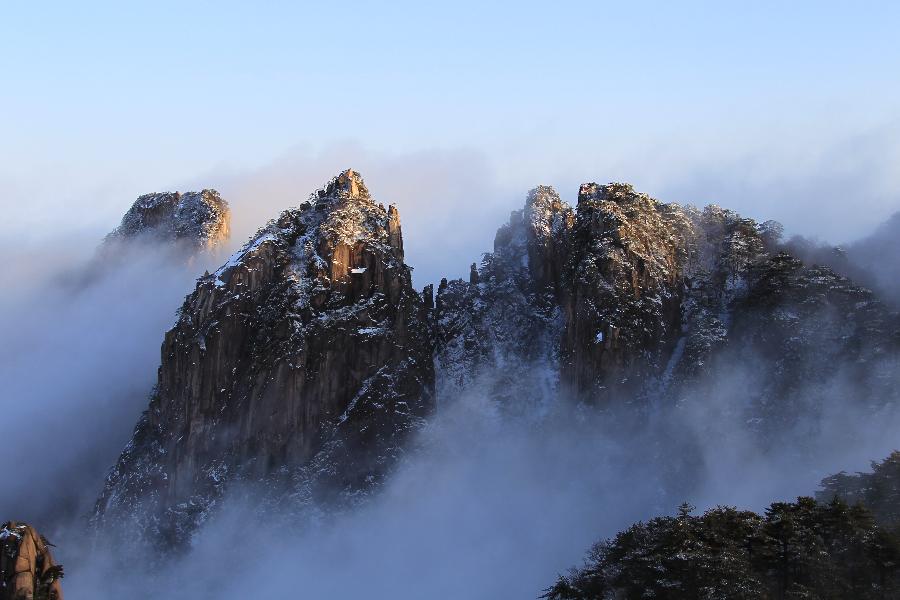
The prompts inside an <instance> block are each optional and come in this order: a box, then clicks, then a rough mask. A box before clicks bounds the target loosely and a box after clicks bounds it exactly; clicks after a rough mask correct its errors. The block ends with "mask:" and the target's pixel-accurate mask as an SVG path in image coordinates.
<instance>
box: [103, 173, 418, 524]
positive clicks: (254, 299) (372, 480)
mask: <svg viewBox="0 0 900 600" xmlns="http://www.w3.org/2000/svg"><path fill="white" fill-rule="evenodd" d="M403 260H404V257H403V240H402V234H401V227H400V217H399V214H398V212H397V209H396V208H395V207H394V206H391V207H389V208H387V209H386V208H385V207H384V206H383V205H380V204H377V203H376V202H375V201H374V200H373V199H372V198H371V197H370V195H369V192H368V190H367V189H366V186H365V184H364V182H363V180H362V178H361V177H360V176H359V175H358V174H356V173H354V172H353V171H345V172H344V173H341V174H340V175H338V176H337V177H335V178H334V179H332V180H331V181H330V182H329V183H328V184H327V185H326V186H325V187H324V188H323V189H321V190H319V191H318V192H316V193H314V194H313V195H312V196H311V197H310V199H309V200H308V201H307V202H304V203H303V204H301V205H300V206H299V207H298V208H296V209H292V210H287V211H285V212H284V213H282V214H281V216H280V217H278V218H277V219H275V220H273V221H271V222H270V223H269V224H268V225H267V226H266V227H264V228H263V229H261V230H260V231H259V232H258V233H257V234H256V235H255V236H254V237H253V239H251V240H250V242H248V243H247V244H246V245H245V246H244V247H243V248H242V249H241V250H240V251H238V252H237V253H236V254H234V255H233V256H232V257H231V259H230V260H229V261H228V262H227V263H226V264H225V265H224V266H222V268H220V269H219V270H218V271H216V272H215V273H213V274H207V275H205V276H203V277H202V278H200V279H199V280H198V282H197V287H196V289H195V291H194V292H193V293H192V294H191V295H189V296H188V297H187V299H186V300H185V303H184V305H183V306H182V308H181V310H180V318H179V319H178V322H177V323H176V325H175V327H174V328H173V329H172V330H170V331H169V332H168V333H167V334H166V336H165V340H164V342H163V345H162V364H161V366H160V369H159V378H158V384H157V387H156V389H155V390H154V392H153V395H152V398H151V401H150V406H149V409H148V410H147V412H146V413H145V414H144V416H143V417H142V419H141V420H140V422H139V423H138V425H137V427H136V429H135V432H134V437H133V439H132V441H131V442H130V443H129V445H128V447H127V448H126V449H125V451H124V452H123V453H122V456H121V457H120V459H119V461H118V464H117V465H116V467H115V468H114V469H113V471H112V472H111V474H110V476H109V478H108V480H107V483H106V486H105V489H104V491H103V493H102V495H101V497H100V499H99V500H98V503H97V509H96V514H95V521H96V522H98V523H103V522H109V521H110V520H115V521H119V522H121V521H122V520H126V521H127V520H131V521H132V524H133V525H135V526H136V527H137V530H138V531H140V532H142V533H144V534H150V535H152V536H154V537H155V538H157V539H161V540H165V541H175V542H178V541H181V540H183V539H184V538H185V536H186V535H188V534H189V533H190V531H191V529H192V527H193V526H194V525H195V524H196V523H197V522H198V520H202V518H203V515H204V514H205V511H206V510H207V509H208V508H209V507H210V506H212V504H213V503H214V501H215V499H216V498H217V497H218V496H219V495H220V494H221V492H222V491H223V489H224V488H225V486H226V485H227V484H228V483H229V482H231V481H235V480H245V481H261V480H267V481H270V482H271V481H274V480H277V481H278V482H279V483H278V485H289V486H291V489H290V490H289V491H286V492H285V493H289V494H291V495H292V496H293V497H295V498H297V497H303V498H305V499H306V500H308V501H312V500H316V499H319V500H322V499H327V501H328V502H335V501H340V498H341V497H342V496H345V497H347V496H352V495H353V494H355V493H357V492H359V491H362V490H365V489H367V488H368V487H370V486H371V485H373V484H376V483H377V482H378V481H379V480H380V479H381V478H382V477H384V475H385V473H386V471H387V469H388V468H389V467H390V465H391V463H392V462H393V460H394V459H395V458H396V455H397V454H398V453H399V452H400V448H401V446H402V443H403V440H404V438H405V437H406V436H407V435H408V434H409V432H410V431H411V430H412V429H414V428H415V427H416V426H417V424H418V423H419V421H420V419H421V418H422V417H424V416H426V415H427V414H428V413H429V412H430V411H431V409H432V406H433V402H434V400H433V387H434V367H433V362H432V346H431V339H430V333H429V328H428V323H427V318H426V314H425V311H426V309H425V306H424V303H423V300H422V298H421V297H420V296H419V295H418V294H417V293H416V292H415V291H414V290H413V289H412V286H411V280H410V268H409V267H408V266H407V265H406V264H405V263H404V262H403ZM273 485H274V484H273ZM301 500H302V498H301Z"/></svg>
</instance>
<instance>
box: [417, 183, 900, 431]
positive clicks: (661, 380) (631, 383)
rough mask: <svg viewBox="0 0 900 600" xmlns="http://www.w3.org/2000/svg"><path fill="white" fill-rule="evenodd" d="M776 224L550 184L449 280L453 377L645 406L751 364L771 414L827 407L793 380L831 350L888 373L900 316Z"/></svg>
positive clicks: (806, 377) (448, 348) (445, 300)
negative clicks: (814, 258) (784, 241)
mask: <svg viewBox="0 0 900 600" xmlns="http://www.w3.org/2000/svg"><path fill="white" fill-rule="evenodd" d="M777 229H778V225H777V224H773V223H772V222H766V223H761V224H757V223H756V222H755V221H753V220H751V219H745V218H742V217H741V216H740V215H738V214H736V213H734V212H732V211H729V210H724V209H721V208H719V207H718V206H715V205H711V206H707V207H706V208H704V209H703V210H698V209H696V208H693V207H690V206H687V207H682V206H678V205H675V204H663V203H660V202H658V201H656V200H653V199H652V198H650V197H648V196H647V195H645V194H639V193H636V192H635V191H634V190H633V189H632V188H631V186H629V185H626V184H618V183H612V184H608V185H598V184H595V183H589V184H584V185H582V186H581V189H580V190H579V196H578V205H577V207H576V209H574V210H573V209H572V208H571V207H569V206H568V205H567V204H566V203H565V202H563V201H561V200H560V199H559V196H558V195H557V194H556V192H555V191H553V189H552V188H548V187H543V186H542V187H538V188H536V189H534V190H532V192H530V193H529V195H528V198H527V199H526V203H525V207H524V209H523V210H521V211H515V212H513V214H512V215H511V217H510V221H509V223H508V224H506V225H503V226H502V227H501V228H500V229H499V230H498V232H497V236H496V239H495V242H494V252H492V253H490V254H487V255H485V257H484V260H483V261H482V263H481V266H480V268H479V269H477V270H475V271H474V272H473V273H472V275H470V277H469V281H468V282H466V281H463V280H456V281H443V282H442V283H441V285H440V286H439V288H438V293H437V298H436V301H435V324H436V325H435V330H436V344H437V354H436V360H437V364H438V367H439V368H438V383H439V387H444V386H452V387H456V388H459V387H461V386H464V385H467V384H469V383H471V382H473V381H479V382H480V383H481V384H483V386H484V388H485V389H488V390H491V391H492V394H493V396H494V397H495V398H497V399H500V400H502V401H504V403H505V404H506V405H507V406H508V407H509V405H512V406H513V407H516V406H519V407H522V406H529V405H531V404H533V403H534V401H535V398H536V397H546V396H548V394H546V392H548V391H549V392H550V394H549V396H551V397H552V396H553V395H554V394H556V393H558V392H562V393H563V395H564V396H565V397H569V398H574V399H576V400H578V401H582V402H586V403H589V404H594V405H597V406H600V407H614V406H621V405H623V404H625V403H628V404H636V405H637V407H640V406H649V405H650V404H652V403H653V402H655V401H659V400H661V399H663V397H665V398H666V401H667V402H670V403H674V402H678V398H679V396H680V395H683V394H685V393H688V392H691V393H696V386H698V385H700V386H701V388H702V384H703V383H704V382H711V381H714V380H715V378H716V377H717V376H722V375H723V373H725V374H727V373H726V372H727V371H728V369H729V366H728V365H729V364H730V365H732V366H733V365H734V364H735V362H737V364H740V365H741V366H742V367H746V369H745V370H746V371H748V372H751V371H752V372H753V373H756V375H757V376H758V377H760V378H765V385H755V386H754V388H755V389H758V390H761V392H760V394H759V397H758V398H754V399H750V401H749V407H748V415H747V418H748V419H750V420H752V421H753V422H755V423H759V424H763V423H764V424H765V425H760V427H762V428H765V427H769V425H772V424H773V421H789V420H790V419H791V418H795V417H797V416H798V415H800V414H809V411H811V410H814V409H815V407H812V406H808V405H807V406H805V407H802V406H801V407H798V406H797V405H798V403H802V400H801V399H800V398H791V397H790V394H792V393H794V392H797V393H799V390H802V389H804V388H806V389H808V388H809V387H810V385H812V384H816V385H822V386H827V385H828V383H826V382H831V381H834V380H835V377H836V376H837V373H836V372H835V370H834V369H831V370H829V366H828V365H829V364H832V363H833V362H844V363H845V364H846V363H847V360H849V361H850V364H858V365H860V367H859V369H857V370H856V372H854V373H851V374H848V373H846V372H845V373H842V374H841V375H842V376H843V377H845V378H849V379H851V380H853V379H855V380H860V379H862V378H864V376H865V373H866V372H869V371H866V369H868V370H870V371H871V369H873V368H875V369H876V370H881V371H884V372H885V373H887V372H890V371H891V365H892V364H894V363H895V362H896V359H895V358H894V357H895V356H896V352H897V344H896V338H897V334H896V331H897V319H896V316H894V315H892V314H891V313H890V312H889V311H888V310H886V309H885V307H884V305H883V304H882V303H881V302H879V301H878V300H877V299H876V298H875V297H874V296H873V295H872V294H871V292H869V291H868V290H865V289H863V288H860V287H857V286H854V285H853V284H852V283H851V282H850V281H849V280H847V279H846V278H843V277H841V276H839V275H837V274H835V273H833V272H832V271H830V270H829V269H827V268H824V267H810V266H805V265H803V263H801V262H800V261H799V260H796V259H794V258H792V257H790V256H788V255H785V254H779V245H778V239H777V237H778V236H777V235H773V233H772V232H773V231H775V230H777ZM823 357H831V358H829V359H828V360H823ZM892 361H893V362H892ZM814 366H816V368H813V367H814ZM879 377H880V380H881V381H883V380H884V376H883V375H880V376H879ZM860 391H863V390H862V389H860ZM883 392H884V390H883V389H882V390H881V392H880V393H881V395H882V396H884V393H883ZM704 393H712V394H715V389H714V388H706V389H705V391H704ZM870 393H873V394H874V393H876V392H875V391H874V389H873V390H871V391H870ZM896 400H897V399H895V398H893V396H891V397H889V398H888V397H884V398H881V399H880V400H879V403H880V404H882V405H883V404H885V403H890V402H894V401H896ZM860 402H863V401H862V400H860ZM514 410H515V408H514ZM804 411H806V412H805V413H804ZM772 426H773V427H774V425H772Z"/></svg>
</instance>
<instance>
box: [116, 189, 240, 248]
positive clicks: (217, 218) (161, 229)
mask: <svg viewBox="0 0 900 600" xmlns="http://www.w3.org/2000/svg"><path fill="white" fill-rule="evenodd" d="M230 220H231V213H230V210H229V207H228V203H227V202H226V201H225V200H224V199H223V198H222V197H221V196H220V195H219V192H217V191H216V190H213V189H205V190H202V191H199V192H184V193H181V192H157V193H153V194H144V195H142V196H140V197H138V199H137V200H135V202H134V204H133V205H132V206H131V208H130V209H129V210H128V212H127V213H125V216H124V217H123V218H122V223H121V224H120V225H119V227H117V228H116V229H115V230H114V231H113V232H112V233H110V234H109V236H108V239H114V240H124V239H131V238H138V237H153V238H158V239H162V240H167V241H177V242H187V243H189V244H191V245H194V246H198V247H199V246H206V247H210V248H211V247H213V246H215V245H217V244H219V243H220V242H223V241H225V240H227V239H228V237H229V228H230Z"/></svg>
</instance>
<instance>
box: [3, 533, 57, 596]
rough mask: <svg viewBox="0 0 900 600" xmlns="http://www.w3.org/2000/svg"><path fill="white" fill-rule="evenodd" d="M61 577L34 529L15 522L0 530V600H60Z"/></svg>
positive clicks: (42, 540) (46, 546)
mask: <svg viewBox="0 0 900 600" xmlns="http://www.w3.org/2000/svg"><path fill="white" fill-rule="evenodd" d="M62 575H63V570H62V566H61V565H59V564H57V563H56V561H54V560H53V553H52V552H51V551H50V544H49V543H48V542H47V540H46V538H44V536H42V535H41V534H39V533H38V532H37V531H36V530H35V529H34V527H32V526H31V525H27V524H25V523H17V522H15V521H7V522H6V523H5V524H4V525H3V526H2V527H0V600H62V597H63V594H62V586H61V584H60V579H61V578H62Z"/></svg>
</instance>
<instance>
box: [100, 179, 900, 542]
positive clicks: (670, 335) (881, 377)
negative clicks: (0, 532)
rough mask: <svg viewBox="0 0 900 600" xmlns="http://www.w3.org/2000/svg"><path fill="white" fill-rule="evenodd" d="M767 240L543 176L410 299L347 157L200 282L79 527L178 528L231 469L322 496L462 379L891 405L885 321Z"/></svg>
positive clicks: (394, 216) (660, 397) (719, 213)
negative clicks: (737, 375) (501, 220)
mask: <svg viewBox="0 0 900 600" xmlns="http://www.w3.org/2000/svg"><path fill="white" fill-rule="evenodd" d="M150 204H152V203H150ZM148 219H149V218H148ZM142 222H143V221H142ZM784 250H785V247H784V246H783V245H782V244H781V242H780V226H778V225H777V224H776V223H773V222H766V223H756V222H755V221H753V220H751V219H746V218H743V217H741V216H740V215H738V214H736V213H734V212H732V211H729V210H725V209H722V208H719V207H718V206H715V205H712V206H707V207H706V208H704V209H698V208H694V207H691V206H679V205H676V204H666V203H662V202H659V201H657V200H654V199H653V198H650V197H649V196H647V195H646V194H641V193H638V192H636V191H635V190H634V189H633V188H632V187H631V186H629V185H626V184H620V183H612V184H608V185H598V184H596V183H587V184H584V185H582V186H581V188H580V190H579V194H578V202H577V205H576V206H575V207H574V208H573V207H572V206H570V205H569V204H567V203H566V202H564V201H563V200H562V199H561V198H560V196H559V195H558V194H557V193H556V192H555V191H554V190H553V189H552V188H549V187H546V186H541V187H538V188H535V189H534V190H532V191H531V192H530V193H529V194H528V196H527V198H526V201H525V205H524V207H523V208H522V209H521V210H517V211H514V212H513V213H512V214H511V215H510V218H509V221H508V223H506V224H504V225H503V226H502V227H501V228H500V229H499V230H498V232H497V235H496V237H495V240H494V250H493V252H491V253H488V254H486V255H485V256H484V257H483V259H482V260H481V262H480V264H479V263H475V264H472V265H471V268H470V275H469V278H468V280H461V279H460V280H453V281H447V280H446V279H445V280H443V281H441V283H440V285H439V287H438V289H437V293H436V294H435V293H434V290H433V288H432V286H427V287H426V288H425V290H424V292H423V294H422V295H421V296H420V295H419V294H417V293H416V292H415V291H414V290H413V288H412V286H411V278H410V268H409V267H408V266H407V265H406V264H405V263H404V254H403V241H402V234H401V227H400V219H399V214H398V212H397V210H396V208H395V207H393V206H391V207H389V208H384V206H382V205H379V204H377V203H376V202H375V201H374V200H373V199H372V198H371V196H370V195H369V192H368V190H367V188H366V186H365V184H364V182H363V180H362V179H361V178H360V177H359V175H358V174H356V173H354V172H353V171H346V172H344V173H341V174H340V175H338V176H337V177H335V178H334V179H333V180H331V181H330V182H329V183H328V184H327V185H326V186H325V187H324V188H323V189H321V190H319V191H318V192H316V193H314V194H313V195H312V196H311V197H310V199H309V200H308V201H307V202H305V203H303V204H301V205H300V206H299V207H298V208H296V209H292V210H288V211H285V212H284V213H282V214H281V216H280V217H278V218H277V219H275V220H273V221H271V222H270V223H269V224H268V225H267V226H266V227H264V228H263V229H261V230H260V231H259V232H258V233H257V234H256V235H255V236H254V237H253V238H252V239H251V240H250V241H249V242H248V243H247V244H246V245H245V246H244V247H243V248H242V249H241V250H240V251H239V252H237V253H236V254H235V255H234V256H232V257H231V259H230V260H229V261H228V262H227V263H226V264H225V265H223V266H222V267H221V268H220V269H219V270H218V271H216V272H215V273H213V274H208V273H207V274H206V275H204V276H203V277H201V278H200V279H199V280H198V282H197V285H196V289H195V290H194V292H193V293H192V294H191V295H189V296H188V297H187V299H186V300H185V302H184V304H183V306H182V307H181V310H180V316H179V319H178V322H177V323H176V325H175V327H174V328H173V329H172V330H170V331H169V332H168V333H167V334H166V335H165V340H164V342H163V345H162V362H161V366H160V369H159V376H158V384H157V386H156V389H155V390H154V392H153V394H152V397H151V401H150V406H149V409H148V410H147V412H146V413H145V414H144V416H143V417H142V419H141V420H140V422H139V423H138V425H137V427H136V429H135V432H134V437H133V439H132V441H131V442H130V443H129V445H128V447H127V448H126V449H125V451H124V452H123V453H122V455H121V457H120V459H119V461H118V463H117V465H116V466H115V468H114V469H113V471H112V472H111V474H110V476H109V478H108V480H107V483H106V486H105V489H104V490H103V493H102V494H101V496H100V499H99V500H98V502H97V508H96V514H95V517H94V520H95V523H96V524H98V525H102V524H105V523H110V522H116V523H122V522H130V523H131V524H132V525H133V526H134V527H135V528H136V530H137V531H139V532H141V533H142V534H150V535H151V536H153V537H154V538H155V539H160V540H164V541H174V542H179V541H184V540H185V539H186V537H187V536H188V535H189V534H190V532H191V531H192V530H193V528H194V527H195V526H196V525H197V523H199V522H202V520H203V519H204V518H205V516H206V515H207V514H208V511H209V509H210V508H211V507H212V506H213V505H214V504H215V502H216V499H217V498H218V497H219V496H220V495H221V494H222V493H223V491H224V490H225V489H226V487H228V486H229V485H231V484H232V483H233V482H238V481H241V482H256V483H259V482H263V483H264V484H265V486H266V487H267V489H268V490H270V491H273V493H272V495H271V497H272V498H275V499H276V500H275V501H278V500H277V499H278V498H281V499H284V498H289V499H290V502H292V503H299V504H301V505H305V504H309V503H316V502H318V503H320V504H325V505H329V506H334V505H340V504H341V503H342V502H343V501H344V500H347V499H349V498H353V497H354V495H357V494H359V493H360V492H362V491H365V490H368V489H369V488H371V487H372V486H373V485H377V484H378V482H380V481H381V480H382V479H383V478H384V477H385V474H386V473H387V472H389V470H390V467H391V465H392V464H393V463H394V462H395V461H396V459H397V457H398V456H399V455H400V454H401V453H402V451H403V447H404V444H406V443H407V440H408V438H409V435H410V433H411V432H412V431H414V430H415V429H416V428H417V427H418V425H419V424H420V423H421V422H422V419H423V418H424V417H426V416H427V415H428V414H429V413H430V412H431V411H432V409H433V407H434V406H435V396H436V395H437V396H441V397H444V398H452V397H453V395H454V394H456V393H458V392H460V391H462V390H466V389H477V390H479V392H481V391H485V392H486V393H487V394H488V396H489V397H491V398H492V399H494V400H496V401H497V405H498V406H499V407H500V408H501V410H505V411H508V412H513V413H518V414H522V415H526V416H528V417H534V418H540V417H541V415H543V414H545V413H546V412H547V410H548V409H549V408H550V404H552V403H554V402H557V401H558V400H559V399H560V398H561V399H563V400H565V401H573V402H577V403H580V404H583V405H586V406H591V407H594V408H598V409H600V410H604V411H618V412H619V413H620V414H621V413H622V409H625V411H626V412H627V413H628V414H631V415H647V414H650V413H651V411H652V409H654V408H659V407H668V408H677V407H679V406H680V405H682V403H690V402H697V401H698V399H704V402H705V403H706V404H705V405H704V406H705V407H706V408H704V410H706V409H709V407H714V406H715V405H716V402H717V398H720V394H721V389H722V386H723V385H725V383H727V382H729V381H730V378H733V375H734V372H736V371H740V372H741V373H743V375H744V376H745V377H749V378H751V380H753V381H755V383H754V384H753V385H750V386H745V387H746V388H747V389H746V392H745V391H744V390H739V391H740V393H741V394H743V396H742V398H741V402H733V401H731V400H729V403H728V404H729V406H740V407H741V408H740V410H743V411H745V412H744V414H742V415H739V419H738V422H744V423H746V424H747V426H748V427H750V428H751V429H756V430H757V431H758V432H759V433H760V434H761V435H763V436H767V435H770V434H771V433H772V432H773V431H776V430H778V429H779V428H787V427H791V426H792V424H793V423H795V422H797V421H798V420H799V419H801V418H805V417H809V416H810V415H815V414H816V411H818V410H820V409H821V407H822V405H824V404H825V400H824V399H826V398H827V394H828V393H830V392H829V390H832V389H841V390H844V391H842V392H841V394H840V395H841V399H842V401H844V400H843V399H844V398H846V397H848V396H852V400H847V402H856V403H858V405H859V406H866V407H868V408H872V407H874V406H876V405H877V406H879V407H885V406H893V405H896V404H897V403H898V402H900V398H897V397H896V396H897V393H896V392H895V391H891V390H896V389H900V385H896V384H898V383H900V381H896V380H897V378H898V376H897V375H896V373H900V369H897V368H896V364H897V356H898V355H900V354H898V347H897V340H898V339H900V336H898V334H897V331H898V325H897V318H896V315H895V314H893V313H891V312H890V311H889V310H887V309H886V308H885V307H884V306H883V305H882V304H881V303H880V302H879V301H878V299H877V298H876V297H875V296H874V295H873V294H872V292H870V291H868V290H866V289H864V288H861V287H858V286H855V285H853V284H852V283H851V282H850V281H849V280H847V279H846V278H844V277H842V276H840V275H837V274H835V273H834V272H832V271H831V270H830V269H828V268H826V267H820V266H814V265H806V264H804V263H803V262H801V261H800V260H798V259H796V258H794V257H792V256H790V255H789V254H786V253H784V252H783V251H784ZM838 363H840V364H841V365H843V367H842V368H841V369H835V368H833V364H838ZM848 383H849V384H851V385H854V386H855V387H854V388H853V389H854V393H853V394H849V395H848V394H847V393H846V390H845V388H844V387H841V386H846V385H848ZM729 393H736V392H735V391H734V389H731V390H730V391H729ZM744 396H746V397H744Z"/></svg>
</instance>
